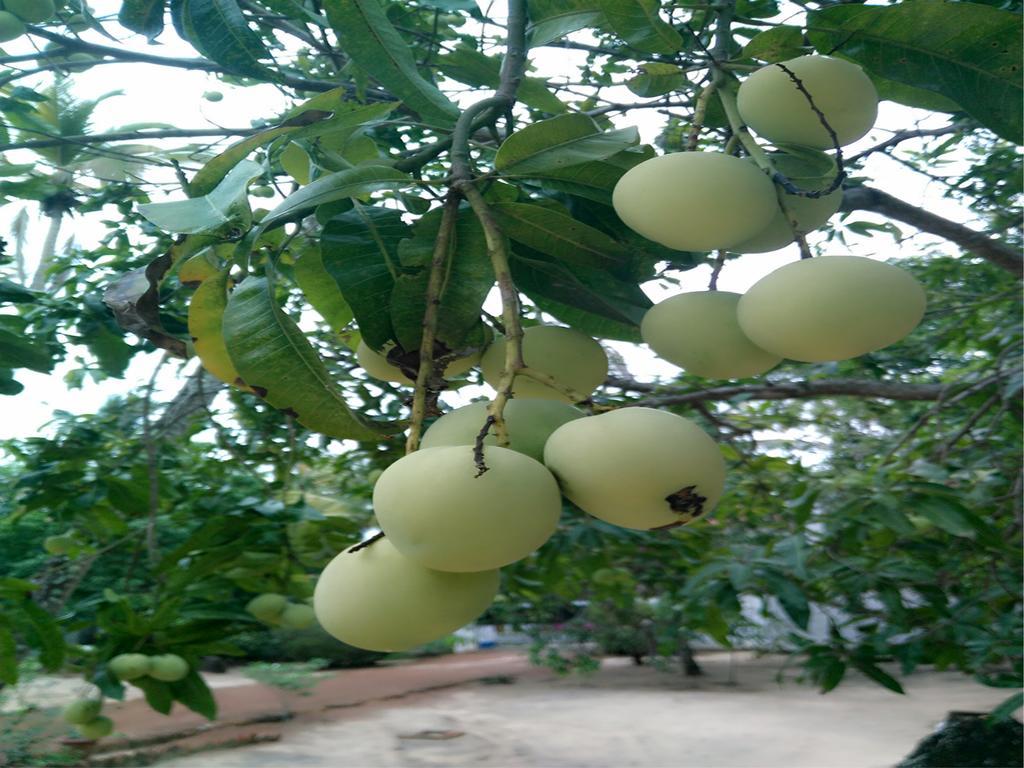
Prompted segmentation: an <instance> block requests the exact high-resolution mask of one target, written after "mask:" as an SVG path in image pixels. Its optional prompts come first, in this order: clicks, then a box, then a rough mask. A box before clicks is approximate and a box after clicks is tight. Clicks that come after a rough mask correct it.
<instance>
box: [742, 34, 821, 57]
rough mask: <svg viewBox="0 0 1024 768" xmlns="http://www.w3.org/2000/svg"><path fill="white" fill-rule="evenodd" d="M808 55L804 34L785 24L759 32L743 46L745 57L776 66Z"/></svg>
mask: <svg viewBox="0 0 1024 768" xmlns="http://www.w3.org/2000/svg"><path fill="white" fill-rule="evenodd" d="M805 53H807V50H806V48H805V47H804V33H803V30H802V29H800V27H790V26H786V25H785V24H783V25H780V26H778V27H772V28H771V29H766V30H765V31H764V32H759V33H758V34H756V35H754V37H753V38H752V39H751V40H750V42H749V43H747V44H746V45H745V46H743V56H744V57H746V58H751V59H760V60H761V61H767V62H770V63H772V64H774V63H775V62H777V61H786V60H787V59H795V58H796V57H797V56H803V55H804V54H805Z"/></svg>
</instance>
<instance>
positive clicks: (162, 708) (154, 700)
mask: <svg viewBox="0 0 1024 768" xmlns="http://www.w3.org/2000/svg"><path fill="white" fill-rule="evenodd" d="M132 685H134V686H136V687H138V688H141V689H142V693H143V694H144V695H145V697H146V703H147V704H149V706H151V707H152V708H153V709H155V710H156V711H157V712H159V713H160V714H161V715H169V714H170V713H171V707H173V706H174V695H173V694H172V693H171V688H170V685H169V684H168V683H165V682H162V681H160V680H154V679H153V678H152V677H138V678H136V679H135V680H132Z"/></svg>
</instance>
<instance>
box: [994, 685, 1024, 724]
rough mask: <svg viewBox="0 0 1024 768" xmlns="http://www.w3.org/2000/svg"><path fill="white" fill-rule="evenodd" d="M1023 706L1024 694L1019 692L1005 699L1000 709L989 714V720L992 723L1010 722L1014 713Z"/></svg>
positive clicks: (997, 708)
mask: <svg viewBox="0 0 1024 768" xmlns="http://www.w3.org/2000/svg"><path fill="white" fill-rule="evenodd" d="M1022 706H1024V693H1021V692H1017V693H1015V694H1013V695H1012V696H1010V697H1009V698H1008V699H1004V700H1003V702H1002V703H1001V704H1000V705H999V706H998V707H996V708H995V709H993V710H992V711H991V712H989V714H988V719H989V720H990V721H992V722H999V721H1000V720H1009V719H1010V718H1011V717H1012V716H1013V713H1014V712H1016V711H1017V710H1018V709H1020V708H1021V707H1022Z"/></svg>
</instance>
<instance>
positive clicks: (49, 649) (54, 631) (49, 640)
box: [19, 599, 64, 672]
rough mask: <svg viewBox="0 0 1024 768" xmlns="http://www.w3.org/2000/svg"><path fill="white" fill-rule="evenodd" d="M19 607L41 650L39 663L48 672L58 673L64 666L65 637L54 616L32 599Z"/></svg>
mask: <svg viewBox="0 0 1024 768" xmlns="http://www.w3.org/2000/svg"><path fill="white" fill-rule="evenodd" d="M19 605H20V606H21V609H22V611H24V613H25V618H26V619H27V620H28V623H29V625H30V626H31V628H32V634H33V635H34V636H35V640H36V645H37V646H38V648H39V663H40V664H42V665H43V669H45V670H47V671H48V672H56V671H57V670H59V669H60V668H61V667H62V666H63V665H64V635H63V634H61V631H60V627H58V626H57V622H56V621H55V620H54V618H53V616H51V615H50V614H48V613H47V612H46V611H44V610H43V609H42V608H40V607H39V606H38V605H36V604H35V603H34V602H33V601H32V600H31V599H26V600H22V601H21V602H20V603H19Z"/></svg>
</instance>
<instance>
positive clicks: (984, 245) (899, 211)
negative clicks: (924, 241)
mask: <svg viewBox="0 0 1024 768" xmlns="http://www.w3.org/2000/svg"><path fill="white" fill-rule="evenodd" d="M840 210H843V211H856V210H861V211H872V212H874V213H879V214H881V215H882V216H887V217H888V218H890V219H896V220H897V221H902V222H904V223H906V224H910V225H911V226H914V227H917V228H918V229H920V230H921V231H923V232H929V233H931V234H933V235H938V236H939V237H942V238H944V239H946V240H949V241H951V242H954V243H956V244H957V245H959V246H960V247H961V248H963V249H964V250H965V251H970V252H971V253H973V254H974V255H975V256H980V257H981V258H983V259H985V260H986V261H991V262H992V263H993V264H995V265H996V266H997V267H1001V268H1002V269H1005V270H1006V271H1007V272H1011V273H1013V274H1014V275H1015V276H1017V277H1021V276H1022V275H1024V260H1022V258H1021V255H1020V251H1018V250H1017V249H1016V248H1014V247H1012V246H1009V245H1007V244H1006V243H1001V242H999V241H998V240H993V239H992V238H990V237H988V236H987V235H985V234H983V233H981V232H976V231H974V230H973V229H969V228H967V227H965V226H964V225H963V224H957V223H956V222H955V221H950V220H949V219H944V218H942V217H941V216H936V215H935V214H934V213H931V212H930V211H926V210H924V209H923V208H918V207H916V206H913V205H910V204H909V203H905V202H903V201H902V200H900V199H899V198H896V197H893V196H892V195H890V194H888V193H886V192H882V191H881V190H880V189H874V188H872V187H855V188H853V189H847V190H845V191H844V192H843V205H842V208H841V209H840Z"/></svg>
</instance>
